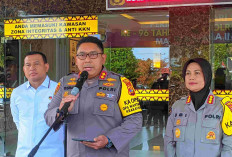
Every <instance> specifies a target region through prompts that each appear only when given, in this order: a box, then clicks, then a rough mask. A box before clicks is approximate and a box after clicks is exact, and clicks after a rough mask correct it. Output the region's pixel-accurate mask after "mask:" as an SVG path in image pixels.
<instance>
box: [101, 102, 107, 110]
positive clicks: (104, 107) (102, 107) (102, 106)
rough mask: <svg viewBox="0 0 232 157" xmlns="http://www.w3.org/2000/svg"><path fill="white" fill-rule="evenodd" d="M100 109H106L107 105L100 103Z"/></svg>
mask: <svg viewBox="0 0 232 157" xmlns="http://www.w3.org/2000/svg"><path fill="white" fill-rule="evenodd" d="M100 109H101V110H102V111H106V110H107V109H108V106H107V105H106V104H101V105H100Z"/></svg>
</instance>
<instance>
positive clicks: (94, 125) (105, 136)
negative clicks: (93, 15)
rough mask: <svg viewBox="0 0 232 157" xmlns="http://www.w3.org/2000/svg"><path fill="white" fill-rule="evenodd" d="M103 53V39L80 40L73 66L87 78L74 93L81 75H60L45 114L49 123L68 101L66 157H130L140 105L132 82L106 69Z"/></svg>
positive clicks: (139, 127)
mask: <svg viewBox="0 0 232 157" xmlns="http://www.w3.org/2000/svg"><path fill="white" fill-rule="evenodd" d="M103 52H104V50H103V45H102V42H101V41H100V40H99V39H97V38H95V37H86V38H82V39H81V40H80V41H79V43H78V44H77V56H76V65H77V67H78V68H79V70H80V72H82V71H87V72H88V74H89V75H88V79H87V80H86V81H85V83H84V84H83V87H82V89H81V91H80V92H79V93H78V94H77V95H76V96H74V95H71V94H70V93H71V90H72V88H73V87H74V86H75V84H76V80H77V79H78V78H79V77H80V74H71V75H68V76H65V77H63V78H61V80H60V82H59V83H58V86H57V89H56V92H55V96H54V98H53V99H52V101H51V103H50V104H49V107H48V110H47V111H46V113H45V119H46V122H47V124H48V125H50V126H51V125H52V123H53V122H54V121H55V118H56V116H57V115H58V114H57V113H56V111H57V109H61V108H62V107H63V105H64V103H65V102H71V105H70V107H69V108H68V112H69V115H68V116H67V118H66V119H67V122H68V135H67V136H68V137H67V139H68V142H67V143H68V150H67V152H68V157H74V156H75V157H129V142H130V140H131V139H132V138H133V137H134V136H135V135H136V134H137V133H138V132H139V131H140V130H141V127H142V114H141V108H140V105H139V102H138V100H137V97H136V95H135V91H134V88H133V85H132V83H131V82H130V81H129V80H128V79H127V78H125V77H122V76H120V75H118V74H116V73H113V72H110V71H107V69H106V68H105V67H104V66H103V64H104V63H105V60H106V54H104V53H103ZM73 138H82V139H88V140H94V142H86V141H84V142H79V141H74V140H72V139H73Z"/></svg>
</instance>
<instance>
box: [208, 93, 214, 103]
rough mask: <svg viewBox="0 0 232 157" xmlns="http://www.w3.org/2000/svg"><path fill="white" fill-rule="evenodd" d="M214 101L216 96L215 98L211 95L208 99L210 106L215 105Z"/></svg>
mask: <svg viewBox="0 0 232 157" xmlns="http://www.w3.org/2000/svg"><path fill="white" fill-rule="evenodd" d="M213 100H214V96H213V95H210V96H209V97H208V100H207V103H208V104H213Z"/></svg>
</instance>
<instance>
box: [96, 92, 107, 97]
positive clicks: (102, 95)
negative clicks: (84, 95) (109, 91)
mask: <svg viewBox="0 0 232 157" xmlns="http://www.w3.org/2000/svg"><path fill="white" fill-rule="evenodd" d="M96 96H99V97H105V96H106V94H105V93H103V92H99V93H97V94H96Z"/></svg>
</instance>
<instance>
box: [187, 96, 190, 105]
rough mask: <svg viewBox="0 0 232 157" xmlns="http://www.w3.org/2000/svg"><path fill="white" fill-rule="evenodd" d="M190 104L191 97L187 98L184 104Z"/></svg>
mask: <svg viewBox="0 0 232 157" xmlns="http://www.w3.org/2000/svg"><path fill="white" fill-rule="evenodd" d="M190 102H191V96H188V98H187V100H186V104H189V103H190Z"/></svg>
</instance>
